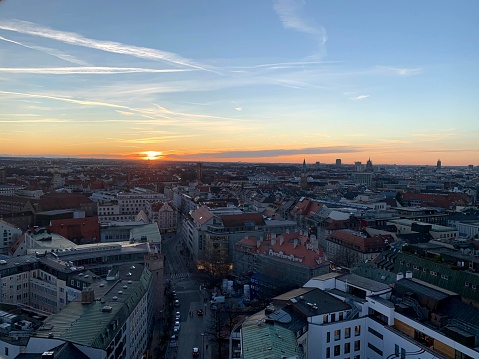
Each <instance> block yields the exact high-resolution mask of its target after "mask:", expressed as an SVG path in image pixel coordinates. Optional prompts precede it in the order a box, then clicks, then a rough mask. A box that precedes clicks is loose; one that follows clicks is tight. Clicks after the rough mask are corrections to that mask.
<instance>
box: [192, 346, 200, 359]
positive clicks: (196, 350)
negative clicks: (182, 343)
mask: <svg viewBox="0 0 479 359" xmlns="http://www.w3.org/2000/svg"><path fill="white" fill-rule="evenodd" d="M192 356H193V358H199V357H200V350H199V349H198V348H196V347H194V348H193V352H192Z"/></svg>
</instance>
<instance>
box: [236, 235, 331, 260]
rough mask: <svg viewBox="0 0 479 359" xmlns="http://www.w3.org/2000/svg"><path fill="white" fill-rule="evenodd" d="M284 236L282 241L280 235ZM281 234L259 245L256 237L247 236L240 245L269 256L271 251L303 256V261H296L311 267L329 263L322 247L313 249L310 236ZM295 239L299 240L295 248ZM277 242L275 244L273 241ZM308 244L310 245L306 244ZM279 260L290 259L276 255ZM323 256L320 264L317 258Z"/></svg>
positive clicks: (285, 254) (298, 256)
mask: <svg viewBox="0 0 479 359" xmlns="http://www.w3.org/2000/svg"><path fill="white" fill-rule="evenodd" d="M281 236H282V237H283V241H281V239H280V237H281ZM281 236H276V240H272V239H265V240H264V241H263V242H261V244H260V246H259V247H257V244H258V240H257V238H256V237H247V238H244V239H242V240H241V241H239V242H238V244H237V245H238V246H245V247H250V248H251V249H253V250H256V251H257V252H258V253H261V254H263V255H267V256H269V251H270V250H272V251H273V252H274V253H281V254H282V255H284V256H291V255H292V256H294V257H295V258H301V259H302V262H295V263H297V264H299V265H304V266H307V267H310V268H314V267H318V266H322V265H328V261H327V259H326V257H325V255H324V253H323V251H322V249H321V248H318V250H314V249H312V245H310V243H309V238H308V236H306V235H300V234H299V233H297V232H294V233H283V234H282V235H281ZM295 239H296V240H297V242H296V243H297V244H296V248H295ZM273 242H275V244H274V245H273V244H272V243H273ZM307 244H308V246H310V247H309V249H308V247H307V246H306V245H307ZM275 258H277V259H278V260H284V261H288V262H289V261H290V260H289V259H288V258H281V257H276V256H275ZM320 258H321V263H320V264H318V262H317V260H319V259H320Z"/></svg>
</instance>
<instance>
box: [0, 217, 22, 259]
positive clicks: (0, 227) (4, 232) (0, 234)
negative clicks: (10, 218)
mask: <svg viewBox="0 0 479 359" xmlns="http://www.w3.org/2000/svg"><path fill="white" fill-rule="evenodd" d="M21 235H22V230H21V229H20V228H17V227H15V226H12V225H11V224H10V223H7V222H5V221H2V220H1V219H0V238H1V240H0V252H5V251H7V250H8V249H10V246H11V245H12V244H13V243H15V241H16V240H17V239H18V238H19V237H20V236H21Z"/></svg>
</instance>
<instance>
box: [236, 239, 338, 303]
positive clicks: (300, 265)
mask: <svg viewBox="0 0 479 359" xmlns="http://www.w3.org/2000/svg"><path fill="white" fill-rule="evenodd" d="M233 271H234V273H236V274H237V275H244V274H249V275H251V274H253V276H254V278H253V282H254V283H253V284H252V292H253V294H254V295H256V296H258V297H269V296H270V294H271V293H270V292H274V291H269V290H267V291H266V292H267V293H264V292H265V291H264V288H261V287H262V286H263V284H262V281H264V282H266V281H268V283H274V284H275V288H277V289H280V288H281V289H284V288H295V287H301V286H302V285H303V284H304V283H306V282H307V281H308V280H309V279H311V278H312V277H315V276H318V275H320V274H324V273H327V272H328V271H329V261H328V260H327V258H326V255H325V254H324V253H323V251H322V249H321V248H319V247H318V243H317V240H316V237H315V236H312V237H311V238H310V237H309V236H308V235H307V233H303V232H293V233H282V234H280V235H276V234H271V235H268V236H266V237H265V238H263V237H259V238H256V237H247V238H244V239H242V240H241V241H239V242H238V243H236V245H235V253H234V266H233ZM284 273H288V275H287V276H285V275H284Z"/></svg>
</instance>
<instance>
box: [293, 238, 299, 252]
mask: <svg viewBox="0 0 479 359" xmlns="http://www.w3.org/2000/svg"><path fill="white" fill-rule="evenodd" d="M298 243H299V239H298V238H295V239H294V249H296V247H297V246H298Z"/></svg>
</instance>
